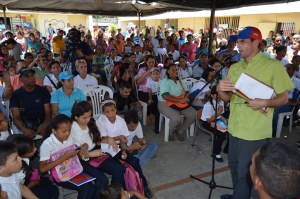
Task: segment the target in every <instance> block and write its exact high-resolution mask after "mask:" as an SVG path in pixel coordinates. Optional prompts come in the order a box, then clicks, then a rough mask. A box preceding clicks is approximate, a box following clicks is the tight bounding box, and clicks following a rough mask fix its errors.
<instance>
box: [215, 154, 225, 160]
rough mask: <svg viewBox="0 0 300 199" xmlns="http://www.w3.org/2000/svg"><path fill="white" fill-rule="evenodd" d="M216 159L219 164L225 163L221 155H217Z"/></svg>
mask: <svg viewBox="0 0 300 199" xmlns="http://www.w3.org/2000/svg"><path fill="white" fill-rule="evenodd" d="M215 159H216V161H217V162H224V160H223V158H222V156H221V155H220V154H218V155H215Z"/></svg>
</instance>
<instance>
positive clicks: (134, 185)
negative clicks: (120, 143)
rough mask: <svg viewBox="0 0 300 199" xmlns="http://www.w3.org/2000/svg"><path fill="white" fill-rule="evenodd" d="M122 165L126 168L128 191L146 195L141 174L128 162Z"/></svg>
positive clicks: (125, 175)
mask: <svg viewBox="0 0 300 199" xmlns="http://www.w3.org/2000/svg"><path fill="white" fill-rule="evenodd" d="M122 164H123V165H124V167H125V172H124V180H125V185H126V189H127V191H137V192H139V193H141V194H142V195H144V186H143V181H142V179H141V178H140V175H139V173H138V172H137V171H135V170H134V168H132V166H131V165H130V164H128V163H127V162H123V161H122Z"/></svg>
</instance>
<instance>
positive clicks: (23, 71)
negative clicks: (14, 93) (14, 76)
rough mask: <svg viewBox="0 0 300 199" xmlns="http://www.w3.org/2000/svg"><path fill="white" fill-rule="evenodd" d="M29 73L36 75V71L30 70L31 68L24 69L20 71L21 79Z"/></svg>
mask: <svg viewBox="0 0 300 199" xmlns="http://www.w3.org/2000/svg"><path fill="white" fill-rule="evenodd" d="M28 73H33V74H35V71H34V70H33V69H30V68H22V69H21V70H20V71H19V77H23V76H26V75H27V74H28Z"/></svg>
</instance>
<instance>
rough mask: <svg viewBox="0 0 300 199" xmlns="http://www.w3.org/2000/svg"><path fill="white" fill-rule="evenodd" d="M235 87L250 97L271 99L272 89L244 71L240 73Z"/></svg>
mask: <svg viewBox="0 0 300 199" xmlns="http://www.w3.org/2000/svg"><path fill="white" fill-rule="evenodd" d="M235 89H238V90H239V91H240V92H242V93H243V94H244V95H246V96H247V97H248V98H250V99H255V98H260V99H271V98H272V97H273V95H274V89H272V88H271V87H269V86H267V85H265V84H263V83H262V82H260V81H258V80H256V79H255V78H253V77H251V76H249V75H247V74H245V73H242V74H241V76H240V77H239V79H238V81H237V82H236V84H235Z"/></svg>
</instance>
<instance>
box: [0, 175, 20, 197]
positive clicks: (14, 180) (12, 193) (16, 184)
mask: <svg viewBox="0 0 300 199" xmlns="http://www.w3.org/2000/svg"><path fill="white" fill-rule="evenodd" d="M21 180H22V179H21V178H20V176H19V175H18V174H17V173H14V174H12V175H11V176H9V177H1V176H0V184H1V187H2V191H5V192H6V193H7V196H8V198H9V199H11V198H12V199H22V193H21V188H20V183H21Z"/></svg>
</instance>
